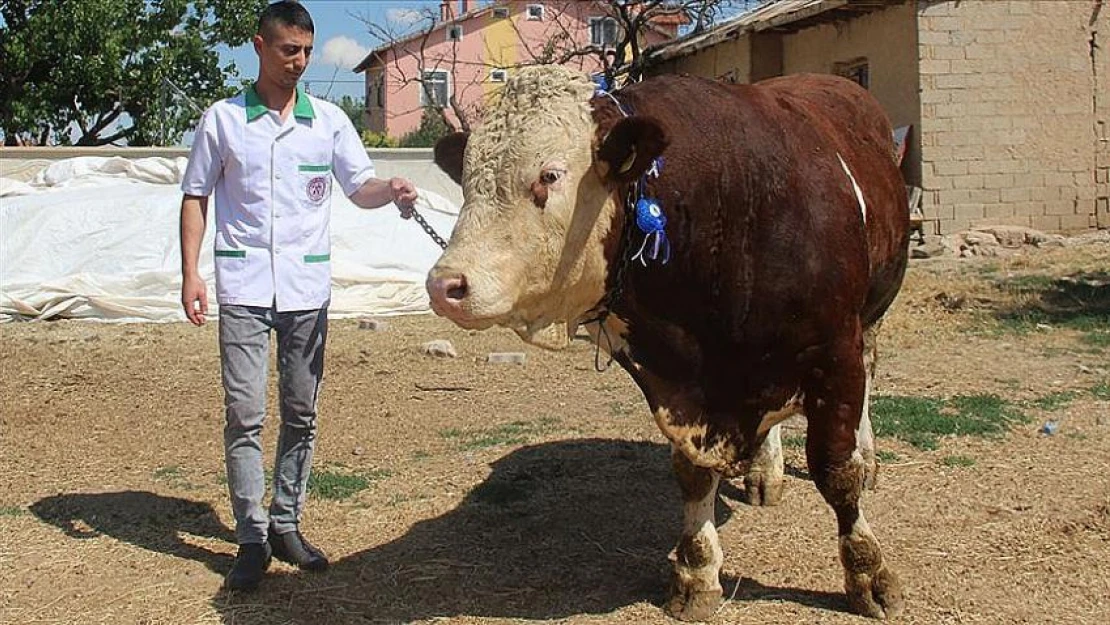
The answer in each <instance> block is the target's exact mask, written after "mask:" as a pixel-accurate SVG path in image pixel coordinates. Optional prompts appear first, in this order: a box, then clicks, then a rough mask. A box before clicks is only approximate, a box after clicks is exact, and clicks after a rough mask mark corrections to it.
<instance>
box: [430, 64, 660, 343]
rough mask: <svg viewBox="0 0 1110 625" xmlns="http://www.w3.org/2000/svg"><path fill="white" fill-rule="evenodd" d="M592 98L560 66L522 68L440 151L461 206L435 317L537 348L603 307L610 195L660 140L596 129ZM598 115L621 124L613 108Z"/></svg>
mask: <svg viewBox="0 0 1110 625" xmlns="http://www.w3.org/2000/svg"><path fill="white" fill-rule="evenodd" d="M594 89H595V87H594V84H593V83H592V82H591V81H590V80H589V78H588V77H587V76H585V75H583V74H580V73H577V72H574V71H572V70H570V69H567V68H564V67H561V66H551V65H549V66H536V67H528V68H523V69H521V70H520V71H519V72H518V73H517V74H516V75H515V76H514V77H513V78H512V79H511V80H510V81H509V82H508V83H506V85H505V87H504V89H503V90H502V93H501V97H500V99H499V101H498V102H497V103H496V104H494V105H493V106H492V107H491V108H490V109H489V110H488V111H487V113H486V115H485V117H484V122H483V124H482V125H481V126H480V127H479V128H476V129H475V131H474V132H473V134H472V135H469V136H468V135H466V134H463V133H458V134H455V135H451V136H449V137H446V138H444V139H443V140H441V141H440V142H439V143H438V144H437V145H436V150H435V151H436V163H437V164H439V166H440V167H441V168H443V170H444V171H446V172H447V173H448V175H450V176H451V177H452V178H453V179H454V180H455V181H456V182H458V183H459V184H461V185H462V188H463V200H464V201H463V206H462V209H461V211H460V213H459V220H458V223H457V224H456V226H455V230H454V232H453V233H452V236H451V241H450V244H449V245H448V247H447V250H446V251H445V252H444V254H443V256H442V257H441V258H440V259H439V262H437V263H436V265H435V266H434V267H433V268H432V270H431V271H430V272H429V274H428V281H427V288H428V293H429V296H430V298H431V303H432V309H433V310H434V311H435V312H436V313H437V314H439V315H441V316H444V317H447V318H448V319H450V320H452V321H454V322H455V323H456V324H458V325H460V326H462V327H464V328H477V329H482V328H488V327H490V326H493V325H500V326H505V327H509V328H511V329H513V330H515V331H516V332H517V333H518V334H519V335H520V336H521V337H522V338H523V339H525V340H526V341H530V342H535V343H538V344H545V343H549V341H548V339H549V338H550V331H549V329H550V328H551V327H552V326H559V325H562V324H564V323H565V324H567V325H568V327H569V328H574V327H575V322H576V320H578V319H579V318H580V317H581V316H582V315H583V314H584V313H586V312H587V311H589V310H590V309H592V308H593V307H595V306H596V305H597V303H598V302H599V301H600V300H601V299H602V297H603V296H604V294H605V282H606V276H607V275H608V270H609V269H608V265H609V263H608V260H607V258H606V253H605V247H606V241H607V240H609V239H610V237H611V232H610V231H611V230H612V229H613V227H614V215H615V211H617V210H618V203H617V201H616V196H617V194H616V193H615V190H616V187H617V186H618V185H620V184H621V183H625V182H628V181H630V180H633V179H635V178H636V177H638V176H639V175H640V174H641V173H642V172H643V171H644V170H645V169H646V168H647V166H648V165H649V164H650V162H651V160H652V159H654V158H655V156H657V155H658V154H659V153H660V152H662V149H663V147H664V145H665V140H664V138H663V136H662V131H661V129H660V128H659V126H658V125H657V124H656V123H655V122H652V121H650V120H645V119H640V118H636V117H629V118H624V119H620V121H616V120H615V119H614V121H616V123H611V122H610V123H606V122H602V127H600V128H599V125H598V122H597V121H595V115H594V111H593V106H592V105H591V98H592V97H593V95H594ZM598 106H608V107H611V108H612V111H611V112H612V113H615V115H614V116H613V117H615V118H619V117H620V115H619V113H617V108H616V105H615V104H613V103H612V102H611V101H609V100H604V101H603V102H599V103H598ZM602 117H603V116H602ZM612 234H615V233H612ZM546 346H550V344H547V345H546Z"/></svg>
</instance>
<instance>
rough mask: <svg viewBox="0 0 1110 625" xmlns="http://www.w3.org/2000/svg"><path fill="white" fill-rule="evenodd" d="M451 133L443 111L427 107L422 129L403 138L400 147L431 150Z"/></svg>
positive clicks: (422, 118)
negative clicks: (437, 142)
mask: <svg viewBox="0 0 1110 625" xmlns="http://www.w3.org/2000/svg"><path fill="white" fill-rule="evenodd" d="M451 131H452V129H451V126H450V124H448V123H447V120H446V119H445V118H444V117H443V110H442V109H438V108H436V107H434V106H427V107H424V114H423V115H421V117H420V127H419V128H417V129H416V130H414V131H412V132H410V133H408V134H407V135H405V136H403V137H401V141H400V142H399V144H398V145H399V146H400V147H402V148H430V147H433V146H434V145H435V144H436V141H439V140H440V139H441V138H442V137H445V136H447V135H448V134H450V133H451Z"/></svg>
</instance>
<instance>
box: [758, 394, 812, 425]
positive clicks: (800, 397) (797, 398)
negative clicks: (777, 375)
mask: <svg viewBox="0 0 1110 625" xmlns="http://www.w3.org/2000/svg"><path fill="white" fill-rule="evenodd" d="M804 401H805V393H803V392H802V391H801V390H797V391H795V392H794V395H793V396H792V397H791V398H790V399H788V400H787V401H786V403H785V404H783V405H782V408H779V409H778V410H769V411H767V412H765V413H763V419H762V420H760V422H759V427H757V428H756V430H755V432H756V434H757V435H759V436H763V435H764V434H766V433H767V432H768V431H769V430H770V429H771V428H773V427H775V426H776V425H778V424H779V423H782V422H783V421H786V420H787V419H789V418H790V417H793V416H794V415H796V414H801V413H802V403H803V402H804Z"/></svg>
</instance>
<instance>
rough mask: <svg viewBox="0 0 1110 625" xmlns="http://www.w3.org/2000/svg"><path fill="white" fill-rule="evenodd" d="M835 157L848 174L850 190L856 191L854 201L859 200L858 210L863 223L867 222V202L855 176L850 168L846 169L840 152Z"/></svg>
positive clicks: (846, 166)
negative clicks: (850, 184)
mask: <svg viewBox="0 0 1110 625" xmlns="http://www.w3.org/2000/svg"><path fill="white" fill-rule="evenodd" d="M836 158H838V159H840V166H841V167H843V168H844V173H846V174H848V180H850V181H851V182H852V190H853V191H855V193H856V201H857V202H859V212H860V214H862V215H863V223H867V202H865V201H864V199H863V189H860V188H859V183H857V182H856V177H855V176H853V175H852V170H850V169H848V163H845V162H844V157H843V156H841V155H840V152H837V153H836Z"/></svg>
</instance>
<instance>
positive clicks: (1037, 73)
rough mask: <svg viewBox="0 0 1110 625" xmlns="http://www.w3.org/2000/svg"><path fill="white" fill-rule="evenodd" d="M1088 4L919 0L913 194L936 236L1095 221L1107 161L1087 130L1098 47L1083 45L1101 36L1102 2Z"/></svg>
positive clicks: (1095, 119) (1096, 112) (1097, 116)
mask: <svg viewBox="0 0 1110 625" xmlns="http://www.w3.org/2000/svg"><path fill="white" fill-rule="evenodd" d="M1096 5H1097V2H1096V0H1089V1H1087V0H1076V1H1070V2H1059V1H1056V0H992V1H991V2H953V1H951V0H920V1H919V2H918V4H917V21H918V51H919V57H920V61H919V70H920V87H921V133H922V134H921V167H922V186H923V187H924V188H925V190H926V192H925V195H924V198H923V201H924V208H925V216H926V218H927V219H929V220H931V221H932V229H933V231H934V232H937V233H948V232H954V231H957V230H962V229H965V228H968V227H972V226H976V225H983V224H1016V225H1022V226H1029V227H1033V228H1037V229H1039V230H1045V231H1050V232H1063V231H1076V230H1083V229H1087V228H1090V227H1092V226H1094V225H1096V206H1098V205H1099V203H1100V202H1101V203H1102V204H1105V196H1106V195H1107V189H1106V187H1107V184H1106V183H1105V182H1103V183H1096V181H1097V180H1100V179H1101V180H1103V181H1105V180H1106V177H1107V174H1106V171H1107V170H1106V168H1107V165H1108V164H1110V163H1107V149H1106V148H1105V141H1099V140H1098V136H1097V135H1098V133H1099V132H1102V133H1103V135H1104V136H1105V132H1106V130H1105V128H1106V126H1105V123H1102V124H1101V125H1100V124H1099V121H1102V122H1105V121H1107V117H1106V105H1105V103H1103V104H1099V102H1098V99H1099V93H1098V91H1099V88H1098V87H1099V86H1098V85H1096V76H1097V73H1098V69H1099V68H1100V67H1102V68H1105V67H1106V55H1107V51H1106V50H1105V49H1103V50H1101V51H1097V52H1096V53H1094V54H1092V47H1091V36H1092V31H1093V30H1095V29H1099V28H1101V30H1102V32H1103V33H1110V16H1108V15H1107V13H1108V12H1110V10H1103V11H1102V12H1101V14H1098V15H1096V14H1095V11H1094V9H1095V7H1096ZM1092 19H1094V23H1093V24H1092V23H1091V21H1092ZM1104 47H1105V46H1104ZM1101 82H1102V89H1103V90H1105V88H1106V81H1105V78H1103V79H1102V80H1101ZM1096 162H1098V163H1101V164H1100V165H1099V167H1100V168H1101V169H1098V170H1097V171H1096ZM1100 195H1101V197H1102V199H1101V200H1100V199H1099V196H1100Z"/></svg>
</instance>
